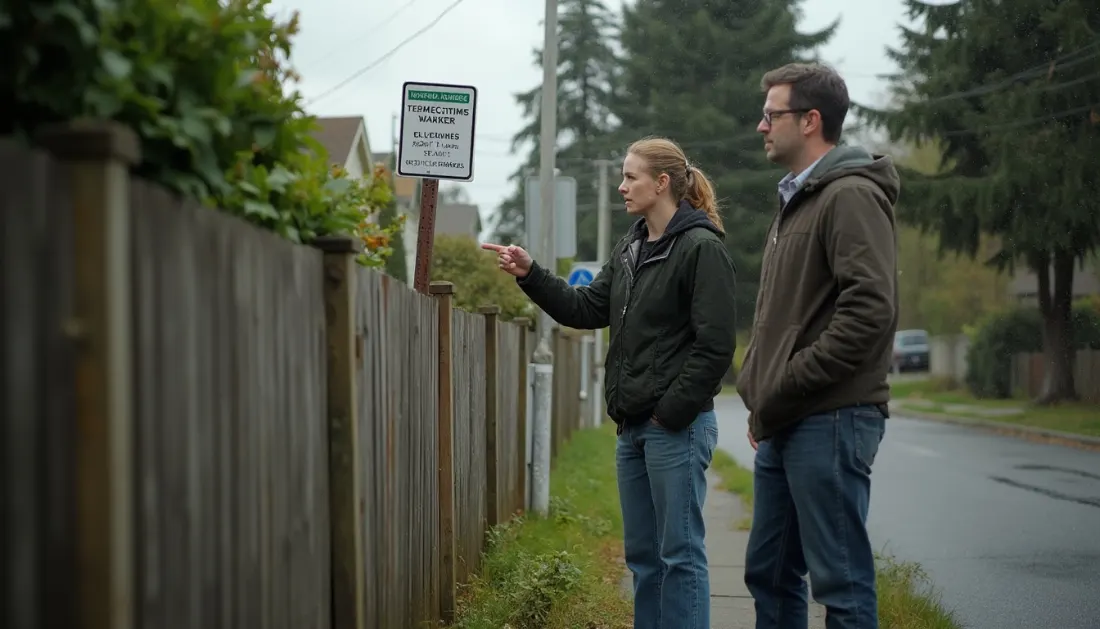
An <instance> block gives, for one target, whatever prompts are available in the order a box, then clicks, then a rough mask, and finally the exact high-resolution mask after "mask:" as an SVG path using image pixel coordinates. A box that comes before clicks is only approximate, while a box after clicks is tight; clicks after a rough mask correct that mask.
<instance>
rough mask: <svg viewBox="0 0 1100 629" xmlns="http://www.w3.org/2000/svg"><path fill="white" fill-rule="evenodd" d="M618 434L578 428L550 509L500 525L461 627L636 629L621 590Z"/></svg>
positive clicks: (465, 601)
mask: <svg viewBox="0 0 1100 629" xmlns="http://www.w3.org/2000/svg"><path fill="white" fill-rule="evenodd" d="M614 445H615V432H614V427H611V428H610V430H608V429H604V428H601V429H595V430H582V431H580V432H577V433H574V435H573V437H572V439H571V441H570V442H569V443H568V444H566V445H564V446H563V447H562V448H561V450H560V452H559V454H558V457H557V459H556V460H555V467H554V474H553V475H552V477H551V498H550V510H549V513H548V514H547V516H546V517H544V518H543V517H537V516H535V515H526V516H522V517H519V518H515V519H513V520H511V521H509V522H506V523H502V524H501V525H499V526H497V527H494V528H493V530H491V531H490V532H489V534H488V545H487V549H486V552H485V556H484V559H483V563H482V569H481V572H480V575H479V576H477V577H475V578H474V580H473V581H472V582H471V583H470V584H468V585H467V586H465V587H463V588H462V593H461V596H460V601H459V610H458V615H457V619H456V622H455V624H454V625H453V628H454V629H629V627H631V626H632V623H633V618H632V613H631V605H630V603H629V602H628V601H627V600H626V599H625V598H624V596H623V593H622V591H621V589H620V580H621V578H622V575H623V571H624V567H623V562H622V519H621V517H620V513H619V502H618V490H617V487H616V484H615V454H614Z"/></svg>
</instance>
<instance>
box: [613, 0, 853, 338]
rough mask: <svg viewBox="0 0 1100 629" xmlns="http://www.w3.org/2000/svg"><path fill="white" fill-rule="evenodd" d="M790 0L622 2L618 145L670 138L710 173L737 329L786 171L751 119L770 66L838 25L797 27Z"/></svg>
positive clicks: (747, 311) (804, 53)
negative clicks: (733, 279)
mask: <svg viewBox="0 0 1100 629" xmlns="http://www.w3.org/2000/svg"><path fill="white" fill-rule="evenodd" d="M798 5H799V2H798V1H797V0H774V1H772V2H760V1H759V0H728V1H726V2H714V1H712V0H711V1H707V0H637V2H635V3H634V4H633V5H632V6H631V5H627V6H626V7H624V9H623V27H622V37H621V40H622V41H621V43H622V49H623V50H622V57H623V70H622V76H621V78H620V80H619V89H618V90H617V93H616V100H615V104H614V106H613V107H612V111H613V113H614V115H615V116H616V117H617V118H619V120H621V125H620V128H619V132H620V139H621V143H622V144H625V143H626V142H630V141H632V140H636V139H638V138H639V137H642V136H645V135H650V134H656V135H662V136H667V137H669V138H671V139H673V140H676V141H677V142H678V143H680V145H681V146H682V147H683V148H684V150H685V151H686V152H687V154H688V158H689V159H691V160H692V161H694V162H695V163H696V164H698V165H699V167H700V168H702V169H703V170H704V171H705V172H707V173H708V174H709V175H710V176H711V177H712V179H713V180H714V183H715V187H716V188H717V192H718V195H719V199H720V200H722V201H723V204H724V206H725V207H724V208H723V211H722V213H723V218H724V220H725V223H726V226H727V232H728V234H727V236H726V244H727V247H728V248H729V251H730V255H731V256H732V257H733V260H734V263H735V264H736V266H737V319H738V327H739V328H741V329H745V328H747V327H749V326H750V324H751V323H752V317H753V312H754V310H755V304H756V293H757V289H758V286H759V281H760V259H761V256H762V254H763V247H764V240H765V235H766V232H767V229H768V226H769V225H770V224H771V221H772V218H773V217H774V216H775V213H776V211H777V210H778V202H777V201H776V199H777V193H776V183H777V182H778V181H779V180H780V179H781V178H782V176H783V172H782V171H781V170H779V169H777V168H776V167H775V165H773V164H771V163H770V162H768V160H767V158H766V157H765V155H764V149H763V145H762V143H761V140H760V136H759V134H757V133H756V126H757V124H759V122H760V117H761V108H762V107H763V103H764V95H763V94H762V93H761V91H760V79H761V78H762V77H763V75H764V73H765V72H767V71H768V70H771V69H772V68H775V67H778V66H780V65H783V64H785V63H788V62H792V61H798V60H808V59H812V58H813V57H814V51H815V50H816V49H817V47H818V46H820V45H822V44H824V43H825V42H827V41H828V40H829V38H830V37H831V36H832V34H833V31H834V28H835V25H833V26H830V27H828V28H825V29H823V30H821V31H818V32H816V33H800V32H799V31H798V29H797V28H796V25H797V22H798Z"/></svg>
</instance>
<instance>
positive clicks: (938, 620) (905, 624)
mask: <svg viewBox="0 0 1100 629" xmlns="http://www.w3.org/2000/svg"><path fill="white" fill-rule="evenodd" d="M713 468H714V472H715V473H716V474H718V476H719V478H720V479H721V483H720V484H719V487H720V488H722V489H725V490H727V491H730V492H732V493H735V494H737V495H739V496H740V497H741V500H742V501H743V502H744V503H745V505H746V507H747V508H748V509H749V510H750V512H751V510H752V504H753V493H752V492H753V490H752V472H751V471H749V470H746V469H745V468H743V467H741V466H740V465H738V464H737V462H736V461H734V459H733V457H731V456H730V455H729V454H727V453H726V452H725V451H723V450H716V451H715V453H714V463H713ZM751 524H752V518H751V516H750V517H749V518H747V519H746V521H743V522H739V523H737V526H738V527H739V528H743V529H747V528H748V527H749V526H751ZM876 557H877V560H876V563H877V569H876V572H877V586H878V605H879V609H878V617H879V624H880V625H881V626H882V628H883V629H961V625H960V624H959V622H958V621H957V620H956V619H955V616H954V614H953V613H951V612H950V611H949V610H947V609H946V608H945V607H944V606H943V604H942V603H941V602H940V600H939V595H938V594H937V593H936V591H935V589H934V588H933V587H932V584H931V582H930V581H929V579H928V576H927V575H926V574H925V572H924V571H923V569H922V568H921V567H920V565H919V564H916V563H912V562H902V561H898V560H896V559H894V558H892V557H890V556H887V555H877V556H876Z"/></svg>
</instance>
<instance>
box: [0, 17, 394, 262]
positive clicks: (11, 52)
mask: <svg viewBox="0 0 1100 629" xmlns="http://www.w3.org/2000/svg"><path fill="white" fill-rule="evenodd" d="M269 5H270V0H222V1H219V0H182V1H181V0H28V1H27V2H22V3H16V2H10V1H9V2H5V3H4V6H3V7H0V41H2V42H3V43H0V46H2V48H0V50H2V51H3V53H5V59H7V60H8V68H7V69H8V71H7V72H5V73H4V75H3V77H2V78H0V94H2V96H0V106H3V107H4V111H9V112H14V113H13V115H12V116H11V117H10V118H9V117H6V118H5V120H4V121H3V122H2V123H0V124H2V125H3V126H2V127H0V133H3V134H13V135H16V136H19V137H23V138H24V139H27V138H31V137H33V135H34V133H35V131H36V130H37V129H38V128H39V127H41V126H42V125H44V124H48V123H54V122H61V121H66V120H72V119H75V118H84V117H86V118H97V119H111V120H115V121H118V122H120V123H123V124H125V125H127V126H129V127H130V128H132V129H134V131H135V132H136V133H138V135H139V136H140V137H141V140H142V162H141V164H139V165H138V166H137V168H136V169H135V174H137V175H139V176H142V177H145V178H148V179H151V180H153V181H156V182H158V183H160V184H162V185H164V186H166V187H168V188H170V189H171V190H173V191H175V192H177V193H178V194H180V195H181V196H184V197H188V198H191V199H195V200H198V201H200V202H202V203H204V204H206V205H209V206H212V207H217V208H218V209H221V210H223V211H225V212H228V213H231V214H235V215H237V216H240V217H243V218H244V219H246V220H248V221H250V222H252V223H254V224H256V225H259V226H261V227H264V228H266V229H270V230H273V231H275V232H277V233H279V234H280V235H282V236H283V237H285V238H287V239H289V240H292V241H294V242H309V241H311V240H313V239H314V238H316V237H318V236H321V235H326V234H334V233H344V234H352V235H356V236H358V237H360V238H362V239H363V240H364V242H367V243H368V247H369V244H370V243H373V244H375V245H378V246H377V247H376V248H375V249H373V250H368V251H367V252H366V253H365V254H364V256H362V257H361V260H360V261H361V262H362V263H364V264H371V265H375V266H379V265H381V264H382V263H383V262H384V258H385V257H386V255H388V248H387V246H386V243H388V241H389V238H390V237H391V236H392V235H393V233H395V232H396V230H397V229H399V228H400V225H396V226H391V227H389V228H386V229H384V228H382V227H380V226H379V225H378V224H377V222H376V221H374V220H373V215H374V214H375V213H376V212H377V210H378V209H380V208H381V207H383V206H385V205H386V204H387V203H388V202H389V200H390V199H391V198H392V194H391V192H390V190H389V186H388V184H387V180H386V179H385V178H384V177H383V176H382V174H383V173H384V171H379V170H376V171H375V172H373V173H370V174H368V175H367V176H366V177H364V179H363V180H357V179H352V178H349V177H348V176H347V173H346V172H344V171H343V169H342V168H340V167H334V166H331V165H330V164H329V156H328V155H327V154H326V152H325V150H324V148H323V147H322V146H321V145H320V144H319V143H318V142H316V140H314V138H313V137H312V132H313V131H314V130H315V129H316V120H315V119H314V118H313V117H312V116H309V115H307V114H306V113H305V111H304V109H303V104H302V99H301V95H300V94H299V93H298V91H297V90H296V89H294V83H295V82H296V81H297V80H298V77H297V75H296V74H295V72H294V70H293V69H292V68H291V67H290V65H289V64H288V63H287V59H288V58H289V55H290V49H291V40H292V39H293V36H294V35H295V34H296V33H297V32H298V16H297V14H294V15H293V16H292V17H291V18H290V19H289V20H286V21H279V20H276V19H275V18H274V17H272V16H271V15H270V11H269V8H270V7H269Z"/></svg>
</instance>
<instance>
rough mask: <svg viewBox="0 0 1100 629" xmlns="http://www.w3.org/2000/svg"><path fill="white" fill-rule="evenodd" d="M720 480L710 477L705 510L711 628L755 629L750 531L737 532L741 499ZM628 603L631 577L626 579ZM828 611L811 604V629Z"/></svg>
mask: <svg viewBox="0 0 1100 629" xmlns="http://www.w3.org/2000/svg"><path fill="white" fill-rule="evenodd" d="M718 483H719V479H718V478H717V477H716V476H715V475H714V474H713V473H709V472H708V474H707V485H708V489H707V503H706V506H705V507H704V509H703V513H704V516H705V517H706V524H707V555H708V557H709V559H710V612H711V613H710V623H711V624H710V629H754V627H755V626H756V612H755V611H754V610H753V601H752V596H751V595H750V594H749V591H748V589H747V588H746V587H745V580H744V574H745V546H746V544H747V543H748V541H749V532H748V531H738V530H736V524H737V522H739V521H740V520H741V519H742V518H743V517H744V516H745V515H746V511H745V507H744V505H742V503H741V498H740V497H738V496H735V495H733V494H730V493H728V492H725V491H722V490H720V489H718V487H717V485H718ZM623 588H624V592H625V593H626V597H627V599H628V600H629V599H630V598H631V596H632V593H631V590H632V588H631V576H630V573H629V571H628V572H627V574H626V576H625V578H624V579H623ZM824 627H825V609H824V608H823V607H821V606H820V605H818V604H816V603H814V602H812V601H811V602H810V629H824Z"/></svg>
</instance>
